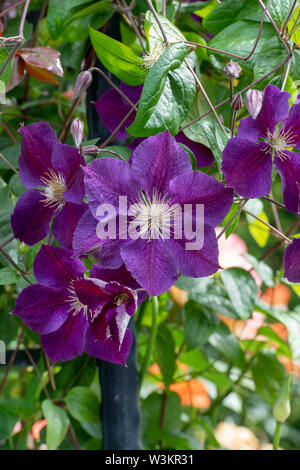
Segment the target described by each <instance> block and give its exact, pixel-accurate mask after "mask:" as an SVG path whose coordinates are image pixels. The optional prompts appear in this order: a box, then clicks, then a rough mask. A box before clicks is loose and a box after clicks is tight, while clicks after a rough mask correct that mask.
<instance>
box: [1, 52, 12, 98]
mask: <svg viewBox="0 0 300 470" xmlns="http://www.w3.org/2000/svg"><path fill="white" fill-rule="evenodd" d="M7 57H8V51H7V49H6V47H2V49H0V69H1V68H2V66H3V65H4V62H5V61H6V59H7ZM12 63H13V60H12V59H11V60H10V61H9V62H8V64H7V65H6V67H5V70H4V72H3V73H2V75H1V77H0V97H1V95H2V93H3V94H4V92H5V86H6V85H7V83H8V81H9V78H10V75H11V71H12ZM0 103H1V101H0Z"/></svg>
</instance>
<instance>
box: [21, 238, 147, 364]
mask: <svg viewBox="0 0 300 470" xmlns="http://www.w3.org/2000/svg"><path fill="white" fill-rule="evenodd" d="M72 255H73V252H72V251H70V250H66V249H65V248H61V247H55V246H48V245H42V248H41V250H40V251H39V253H38V255H37V256H36V259H35V261H34V266H33V269H34V275H35V277H36V279H37V281H38V284H35V285H32V286H29V287H27V288H26V289H24V290H23V291H22V292H21V294H20V295H19V297H18V298H17V301H16V306H15V310H14V312H13V313H14V314H15V315H18V316H20V317H21V319H22V320H23V321H24V323H26V325H28V326H29V327H30V328H31V329H32V330H34V331H36V332H37V333H39V334H40V335H41V342H42V345H43V347H44V349H45V351H46V353H47V354H48V356H49V357H50V359H51V360H52V361H53V362H56V361H68V360H71V359H73V358H74V357H75V356H78V355H81V354H82V353H83V352H84V351H85V352H86V353H87V354H89V355H91V356H95V357H98V358H100V359H103V360H106V361H109V362H115V363H117V364H125V362H126V358H127V356H128V353H129V350H130V347H131V332H130V330H129V329H128V328H127V326H128V322H129V320H130V317H131V316H132V315H133V314H134V313H135V311H136V307H137V294H136V292H135V291H134V290H133V289H132V288H130V287H129V285H130V286H133V287H134V289H135V288H136V286H138V285H137V284H136V282H135V281H134V280H133V279H132V277H131V275H130V273H128V271H127V270H126V268H125V267H124V266H122V267H120V269H119V270H117V271H114V270H103V269H100V268H99V267H97V266H95V267H92V270H91V277H90V278H85V277H84V273H85V271H86V269H85V266H84V264H83V263H82V261H80V260H78V259H76V258H74V257H73V258H72ZM99 276H100V277H99ZM119 279H120V281H121V282H122V284H121V283H120V282H118V281H119ZM125 286H126V287H125ZM138 287H139V286H138ZM140 300H142V298H141V299H140Z"/></svg>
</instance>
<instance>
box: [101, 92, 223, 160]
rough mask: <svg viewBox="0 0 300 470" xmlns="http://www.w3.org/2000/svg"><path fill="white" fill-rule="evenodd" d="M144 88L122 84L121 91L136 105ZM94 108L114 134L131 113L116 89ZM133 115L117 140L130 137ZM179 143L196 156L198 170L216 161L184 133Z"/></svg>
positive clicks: (138, 138) (136, 142)
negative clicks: (129, 131)
mask: <svg viewBox="0 0 300 470" xmlns="http://www.w3.org/2000/svg"><path fill="white" fill-rule="evenodd" d="M142 89H143V86H142V85H140V86H129V85H126V84H125V83H121V86H120V90H121V91H122V92H123V93H124V94H125V95H126V96H127V97H128V98H129V99H130V100H131V101H132V102H133V103H136V102H137V101H138V99H139V98H140V96H141V93H142ZM94 106H95V108H96V110H97V112H98V114H99V116H100V118H101V119H102V121H103V124H104V125H105V127H107V129H108V130H109V131H110V132H113V131H114V130H115V129H116V127H117V126H118V125H119V124H120V122H121V121H122V120H123V119H124V117H125V116H126V114H127V113H128V112H129V111H130V109H131V106H130V104H129V103H128V102H127V101H126V100H125V99H124V98H123V97H122V96H121V95H120V94H119V93H118V92H117V91H116V90H114V89H112V90H108V91H106V92H105V93H103V94H102V95H101V96H100V97H99V98H98V100H97V101H96V102H95V103H94ZM135 114H136V113H133V114H132V115H131V116H130V117H129V118H128V119H127V121H126V122H125V123H124V124H123V126H122V127H121V128H120V130H119V131H118V132H117V134H116V136H115V137H116V139H119V140H122V139H126V138H128V137H130V136H129V134H128V133H127V131H126V129H127V127H129V126H130V124H132V123H133V121H134V119H135ZM143 140H144V139H143V138H141V137H137V138H135V139H134V140H133V141H132V142H131V143H130V144H129V146H128V147H129V148H130V149H131V150H134V149H135V148H136V147H137V146H138V145H139V144H140V143H141V142H142V141H143ZM176 140H177V142H180V143H182V144H184V145H186V146H187V147H188V148H189V149H190V150H191V151H192V152H193V153H194V155H195V157H196V161H197V168H201V167H203V166H209V165H211V164H212V163H213V161H214V156H213V154H212V151H211V150H210V149H209V148H208V147H205V145H202V144H199V143H198V142H193V141H192V140H190V139H188V137H186V136H185V134H184V133H183V132H179V133H178V134H177V136H176Z"/></svg>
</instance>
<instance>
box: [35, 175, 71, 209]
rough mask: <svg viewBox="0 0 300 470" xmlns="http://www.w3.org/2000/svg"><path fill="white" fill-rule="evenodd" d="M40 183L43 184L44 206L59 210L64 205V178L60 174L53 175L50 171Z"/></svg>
mask: <svg viewBox="0 0 300 470" xmlns="http://www.w3.org/2000/svg"><path fill="white" fill-rule="evenodd" d="M41 181H42V182H43V183H44V184H45V186H46V188H45V189H44V196H45V197H44V201H43V202H44V204H45V205H46V206H49V207H55V208H56V209H61V208H62V207H63V205H64V203H65V201H64V199H63V194H64V192H65V191H66V189H67V188H66V183H65V178H64V176H63V174H62V173H55V171H54V170H52V169H50V170H49V171H48V172H47V173H46V174H45V176H44V177H42V178H41Z"/></svg>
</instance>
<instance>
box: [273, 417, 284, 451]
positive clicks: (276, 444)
mask: <svg viewBox="0 0 300 470" xmlns="http://www.w3.org/2000/svg"><path fill="white" fill-rule="evenodd" d="M281 427H282V423H279V422H278V421H277V422H276V429H275V433H274V437H273V450H278V448H279V443H280V433H281Z"/></svg>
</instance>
